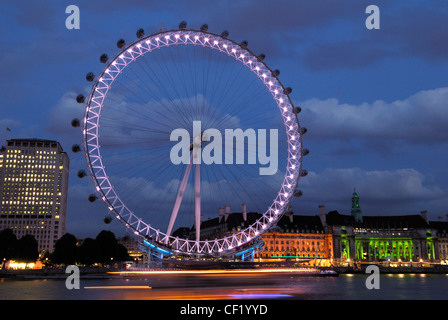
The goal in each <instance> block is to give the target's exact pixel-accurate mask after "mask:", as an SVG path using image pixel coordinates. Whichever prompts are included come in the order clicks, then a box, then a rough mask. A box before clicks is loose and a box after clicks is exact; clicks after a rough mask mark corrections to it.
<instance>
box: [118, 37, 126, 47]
mask: <svg viewBox="0 0 448 320" xmlns="http://www.w3.org/2000/svg"><path fill="white" fill-rule="evenodd" d="M125 45H126V42H125V41H124V39H120V40H118V41H117V48H118V49H121V48H123V47H124V46H125Z"/></svg>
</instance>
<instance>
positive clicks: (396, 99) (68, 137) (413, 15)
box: [0, 0, 448, 237]
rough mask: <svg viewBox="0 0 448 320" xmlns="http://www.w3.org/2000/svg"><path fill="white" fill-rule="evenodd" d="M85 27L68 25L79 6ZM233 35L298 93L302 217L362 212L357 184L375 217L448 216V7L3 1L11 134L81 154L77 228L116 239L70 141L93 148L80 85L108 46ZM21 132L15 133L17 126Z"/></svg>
mask: <svg viewBox="0 0 448 320" xmlns="http://www.w3.org/2000/svg"><path fill="white" fill-rule="evenodd" d="M72 4H74V5H77V6H78V7H79V10H80V29H79V30H76V29H73V30H68V29H67V28H66V26H65V21H66V18H67V17H68V16H69V15H68V14H66V13H65V10H66V7H67V6H69V5H72ZM371 4H374V5H377V6H378V7H379V9H380V29H372V30H368V29H367V28H366V25H365V21H366V19H367V17H368V16H369V15H368V14H366V13H365V11H366V7H367V6H368V5H371ZM182 20H185V21H187V23H188V26H189V27H191V28H193V27H194V28H199V27H200V26H201V25H202V24H204V23H207V24H208V26H209V31H211V32H216V33H217V34H220V33H221V32H222V31H223V30H228V31H229V33H230V38H231V39H233V40H235V41H237V42H241V41H243V40H247V41H248V44H249V45H248V47H249V48H250V50H252V51H253V52H257V53H258V52H259V53H264V54H265V55H266V60H265V61H266V63H267V64H268V65H269V66H270V67H271V69H279V70H280V71H281V74H280V76H279V78H280V80H281V82H282V83H283V84H284V85H285V86H287V87H291V88H293V92H292V94H291V98H292V100H293V102H294V103H295V104H296V105H299V106H301V108H302V112H301V113H300V115H299V121H300V124H301V125H302V126H304V127H306V128H307V129H308V132H307V133H306V135H304V137H303V143H304V146H305V147H306V148H308V149H310V154H309V155H308V156H307V157H306V158H304V162H303V167H304V169H307V170H308V172H309V174H308V176H307V177H305V178H303V179H301V180H300V189H301V190H302V191H303V197H301V198H299V199H295V200H294V202H293V209H294V212H295V213H297V214H305V215H315V214H317V210H318V205H320V204H323V205H325V206H326V209H327V210H328V211H330V210H338V211H339V212H340V213H342V214H350V206H351V201H350V198H351V195H352V192H353V188H355V187H356V191H357V193H358V195H359V196H360V199H361V201H360V205H361V207H362V210H363V214H364V215H383V216H386V215H409V214H419V213H420V211H422V210H428V213H429V217H430V219H432V220H437V219H438V217H443V219H444V220H445V216H446V215H447V214H448V167H447V162H448V83H447V74H448V40H447V39H448V26H447V23H448V2H446V1H438V0H431V1H430V0H425V1H380V0H375V1H368V2H367V1H352V0H338V1H334V0H315V1H302V0H300V1H299V0H289V1H286V0H275V1H274V0H243V1H217V0H208V1H205V0H194V1H152V0H149V1H144V0H128V1H118V0H110V1H102V0H101V1H100V0H98V1H56V0H55V1H46V0H43V1H9V0H5V1H2V2H1V4H0V30H1V31H0V33H1V37H0V48H1V49H2V54H1V55H0V64H1V66H2V72H1V73H0V77H1V78H0V79H1V86H0V94H1V97H2V99H1V102H0V132H1V134H0V139H1V144H4V140H5V139H12V138H41V139H53V140H57V141H59V142H60V143H61V144H62V147H63V149H64V151H66V152H67V153H68V154H69V157H70V161H71V164H70V169H71V174H70V183H69V197H68V207H67V232H70V233H72V234H74V235H76V236H78V237H86V236H91V237H94V236H96V235H97V234H98V232H99V231H101V230H102V229H110V230H113V231H115V232H116V234H117V235H118V236H121V235H123V234H124V229H123V228H122V226H121V225H119V224H118V223H117V222H114V223H112V224H111V225H105V224H104V223H103V222H102V219H103V217H104V216H105V211H106V207H105V206H104V205H103V204H102V203H99V202H96V203H94V204H92V203H89V202H88V201H87V196H88V195H89V194H90V193H92V191H93V185H92V183H91V181H90V180H88V179H83V180H80V179H79V178H77V176H76V172H77V171H78V170H80V169H84V168H85V166H86V164H85V160H84V157H83V156H82V155H81V154H74V153H72V151H71V146H72V145H73V144H75V143H81V142H82V137H81V134H80V131H79V130H76V129H74V128H72V127H71V125H70V122H71V120H72V119H73V118H75V117H78V118H82V116H83V114H84V110H83V107H82V105H80V104H78V103H76V101H75V97H76V96H77V94H79V93H84V94H87V93H88V92H89V90H90V88H89V83H88V82H86V80H85V75H86V73H87V72H89V71H92V72H95V73H99V72H101V70H102V67H103V65H102V64H101V63H100V62H99V57H100V55H101V54H102V53H108V54H109V56H114V55H115V54H117V53H118V49H117V47H116V42H117V40H118V39H119V38H124V39H125V40H126V41H127V42H128V43H130V42H132V41H134V40H135V39H136V31H137V30H138V29H139V28H143V29H144V30H145V32H146V33H147V34H149V33H152V32H156V31H157V30H158V29H159V28H161V27H162V25H163V26H164V27H165V28H167V29H170V28H176V27H177V26H178V24H179V22H181V21H182ZM6 128H10V129H11V131H7V130H6Z"/></svg>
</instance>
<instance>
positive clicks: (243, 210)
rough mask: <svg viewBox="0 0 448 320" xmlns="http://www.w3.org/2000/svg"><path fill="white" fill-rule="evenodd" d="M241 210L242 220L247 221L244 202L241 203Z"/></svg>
mask: <svg viewBox="0 0 448 320" xmlns="http://www.w3.org/2000/svg"><path fill="white" fill-rule="evenodd" d="M241 212H242V214H243V221H247V211H246V204H245V203H243V205H242V208H241Z"/></svg>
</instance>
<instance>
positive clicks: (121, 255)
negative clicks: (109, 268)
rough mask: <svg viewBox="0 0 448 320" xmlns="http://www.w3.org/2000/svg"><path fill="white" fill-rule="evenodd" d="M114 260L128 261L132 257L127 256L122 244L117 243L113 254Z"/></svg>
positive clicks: (126, 250)
mask: <svg viewBox="0 0 448 320" xmlns="http://www.w3.org/2000/svg"><path fill="white" fill-rule="evenodd" d="M114 260H115V261H130V260H132V258H131V257H130V256H129V253H128V249H126V247H125V246H124V245H122V244H120V243H119V244H118V245H117V249H116V250H115V255H114Z"/></svg>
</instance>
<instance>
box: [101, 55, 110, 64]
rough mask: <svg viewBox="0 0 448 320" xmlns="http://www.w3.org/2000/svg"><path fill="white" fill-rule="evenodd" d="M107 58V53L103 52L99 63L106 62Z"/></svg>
mask: <svg viewBox="0 0 448 320" xmlns="http://www.w3.org/2000/svg"><path fill="white" fill-rule="evenodd" d="M107 60H109V56H108V55H107V54H105V53H103V54H102V55H101V57H100V61H101V63H106V62H107Z"/></svg>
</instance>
